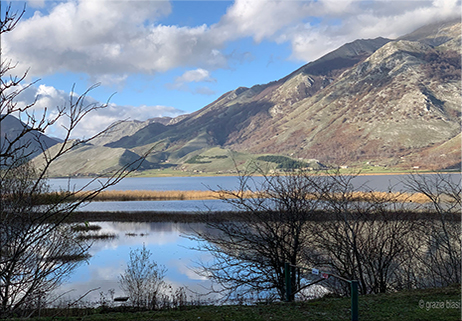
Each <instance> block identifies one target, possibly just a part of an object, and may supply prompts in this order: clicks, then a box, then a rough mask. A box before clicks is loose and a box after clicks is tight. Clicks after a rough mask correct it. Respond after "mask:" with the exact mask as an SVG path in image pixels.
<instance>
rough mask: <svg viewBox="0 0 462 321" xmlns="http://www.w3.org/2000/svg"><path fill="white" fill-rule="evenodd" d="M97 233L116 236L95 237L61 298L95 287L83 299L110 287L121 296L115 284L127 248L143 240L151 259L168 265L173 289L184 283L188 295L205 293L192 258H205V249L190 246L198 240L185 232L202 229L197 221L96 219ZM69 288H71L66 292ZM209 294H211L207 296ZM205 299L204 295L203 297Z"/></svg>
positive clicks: (62, 289) (90, 299) (203, 281)
mask: <svg viewBox="0 0 462 321" xmlns="http://www.w3.org/2000/svg"><path fill="white" fill-rule="evenodd" d="M95 224H96V225H99V226H101V227H102V229H101V230H100V231H99V233H109V234H115V235H116V238H113V239H109V240H96V241H95V242H94V244H93V245H92V247H91V249H90V255H91V258H90V259H88V261H87V262H84V263H82V264H81V265H80V266H79V267H78V268H77V269H76V270H75V272H74V273H73V274H72V275H71V276H70V278H69V279H68V281H67V282H66V284H64V285H62V286H61V287H60V289H59V290H58V291H57V293H66V292H68V294H66V295H65V296H64V298H66V299H75V298H78V297H80V296H81V295H83V294H85V293H86V292H87V291H89V290H92V289H96V288H98V290H96V291H93V292H91V293H90V294H88V295H87V296H86V297H85V301H86V302H97V301H98V300H99V299H100V293H101V292H103V293H104V294H105V295H107V294H108V291H109V290H111V289H113V290H114V291H115V297H117V296H124V295H125V294H124V293H123V291H122V290H121V289H120V287H119V284H118V279H119V276H120V275H121V274H122V273H123V272H124V270H125V268H126V266H127V262H128V260H129V254H130V250H134V249H139V248H142V247H143V244H144V245H145V246H146V248H147V249H149V250H150V251H151V253H152V257H151V258H152V259H153V260H154V261H156V263H157V264H159V265H164V266H165V267H166V268H167V270H168V271H167V273H166V277H165V281H166V282H167V283H168V284H170V285H172V287H173V288H174V289H176V288H179V287H182V286H184V287H187V288H188V289H189V291H187V294H188V299H197V295H196V294H194V292H197V293H205V292H206V290H205V289H204V287H207V286H209V285H210V282H209V281H208V280H207V279H205V278H203V277H200V276H198V275H197V274H195V273H194V271H193V270H192V267H193V266H194V262H195V261H198V260H203V261H207V260H208V259H209V256H208V255H207V254H206V253H203V252H198V251H195V250H193V249H192V248H193V247H195V246H197V243H196V242H195V241H193V240H191V239H189V238H187V237H185V235H187V234H190V233H192V232H193V230H194V229H196V230H197V229H203V228H204V225H200V224H182V223H132V222H131V223H125V222H124V223H120V222H98V223H95ZM69 291H70V292H69ZM209 298H210V297H209ZM203 300H205V298H203Z"/></svg>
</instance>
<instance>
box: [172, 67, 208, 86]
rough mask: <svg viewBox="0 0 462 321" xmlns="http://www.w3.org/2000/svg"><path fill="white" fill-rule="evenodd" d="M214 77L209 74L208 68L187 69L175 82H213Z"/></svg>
mask: <svg viewBox="0 0 462 321" xmlns="http://www.w3.org/2000/svg"><path fill="white" fill-rule="evenodd" d="M215 81H216V79H214V78H212V77H211V76H210V72H209V71H208V70H205V69H202V68H199V69H195V70H188V71H186V72H185V73H184V74H183V75H181V76H180V77H178V78H177V79H176V82H181V83H185V82H215Z"/></svg>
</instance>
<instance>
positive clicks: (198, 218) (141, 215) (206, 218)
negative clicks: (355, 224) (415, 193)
mask: <svg viewBox="0 0 462 321" xmlns="http://www.w3.org/2000/svg"><path fill="white" fill-rule="evenodd" d="M248 216H249V213H247V212H239V211H214V212H202V213H201V212H161V211H134V212H90V211H88V212H84V211H82V212H74V213H73V214H72V215H71V217H69V219H68V220H67V223H71V224H72V223H90V222H93V223H94V222H127V223H133V222H137V223H174V224H188V223H204V224H206V223H220V222H230V221H234V222H237V221H246V220H248ZM389 216H391V218H394V219H398V220H422V219H425V220H429V219H437V218H438V217H437V216H436V213H433V212H417V211H390V212H389ZM361 219H366V220H367V219H368V218H367V217H362V218H361ZM380 219H390V217H388V216H383V217H381V218H380ZM461 219H462V218H461V217H460V215H453V216H452V217H447V220H449V221H460V220H461ZM332 220H337V218H336V217H335V215H334V214H333V213H330V214H329V213H327V212H325V211H321V210H319V211H315V212H313V213H311V217H310V218H309V219H307V221H312V222H325V221H332Z"/></svg>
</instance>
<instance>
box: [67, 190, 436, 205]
mask: <svg viewBox="0 0 462 321" xmlns="http://www.w3.org/2000/svg"><path fill="white" fill-rule="evenodd" d="M90 193H91V192H76V193H74V194H69V195H68V196H67V200H69V201H73V200H76V199H81V198H83V197H85V196H86V195H89V194H90ZM60 194H61V195H62V196H63V195H64V194H63V193H60ZM237 197H242V198H253V197H270V195H269V194H266V193H261V192H250V191H247V192H237V191H102V192H101V193H99V194H98V195H96V196H95V197H94V198H93V200H94V201H100V202H104V201H169V200H211V199H225V198H228V199H232V198H237ZM307 197H308V198H310V199H324V200H328V199H330V200H333V199H335V200H345V201H363V202H397V203H406V202H413V203H421V204H422V203H428V202H429V201H430V200H429V198H428V197H427V196H425V195H424V194H422V193H415V194H410V193H400V192H393V193H391V192H376V191H375V192H373V191H371V192H350V193H346V194H330V195H323V196H320V195H316V194H310V195H308V196H307Z"/></svg>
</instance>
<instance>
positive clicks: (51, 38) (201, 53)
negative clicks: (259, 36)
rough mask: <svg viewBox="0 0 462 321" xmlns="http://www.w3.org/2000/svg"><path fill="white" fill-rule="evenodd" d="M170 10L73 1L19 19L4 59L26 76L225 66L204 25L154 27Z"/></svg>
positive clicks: (161, 5) (155, 4) (154, 4)
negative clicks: (192, 26)
mask: <svg viewBox="0 0 462 321" xmlns="http://www.w3.org/2000/svg"><path fill="white" fill-rule="evenodd" d="M170 11H171V6H170V3H169V2H166V1H93V0H88V1H82V0H81V1H71V2H65V3H57V4H54V7H52V8H51V9H50V12H49V14H42V13H40V12H39V11H37V12H35V14H34V15H33V16H32V17H30V18H29V19H27V20H22V21H20V23H19V24H18V25H17V27H16V29H15V30H14V32H12V33H9V34H6V35H5V36H4V37H3V38H2V42H3V51H4V54H5V56H6V57H8V58H12V59H13V61H19V63H20V64H19V66H18V67H20V68H22V69H20V70H19V71H23V70H26V69H27V68H29V67H31V69H30V75H32V76H34V75H45V74H52V73H54V72H59V71H72V72H84V73H87V74H89V75H91V76H95V75H106V74H109V75H119V76H120V77H123V75H125V74H127V73H146V74H149V73H155V72H159V71H161V72H162V71H166V70H169V69H171V68H175V67H178V66H184V65H194V64H202V65H207V66H214V67H217V66H218V67H223V66H225V64H226V59H225V57H223V56H222V54H221V53H220V51H219V49H220V47H221V46H222V44H223V41H222V40H219V41H215V40H216V39H215V40H213V41H212V38H210V37H208V36H207V33H208V32H209V29H208V27H207V26H206V25H202V26H197V27H194V28H189V27H178V26H166V25H159V24H155V22H156V19H158V18H159V17H161V16H165V15H168V14H169V13H170Z"/></svg>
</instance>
